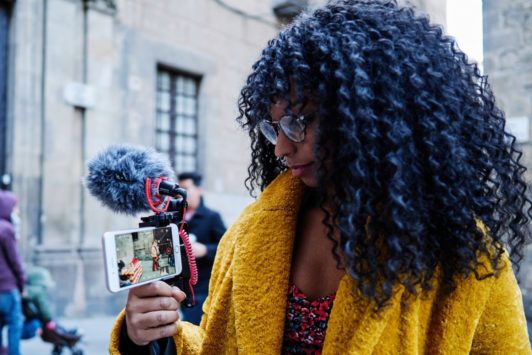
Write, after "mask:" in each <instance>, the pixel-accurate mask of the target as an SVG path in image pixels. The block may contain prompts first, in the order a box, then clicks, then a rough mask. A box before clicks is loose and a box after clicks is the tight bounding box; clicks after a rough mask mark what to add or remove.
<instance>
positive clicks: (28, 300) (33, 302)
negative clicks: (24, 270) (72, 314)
mask: <svg viewBox="0 0 532 355" xmlns="http://www.w3.org/2000/svg"><path fill="white" fill-rule="evenodd" d="M53 285H54V282H53V280H52V278H51V275H50V273H49V271H48V270H46V269H44V268H41V267H33V268H32V269H31V270H30V271H29V272H28V281H27V286H26V288H27V291H28V295H27V296H25V297H23V299H22V311H23V313H24V318H25V320H24V326H23V329H22V337H21V338H22V339H30V338H33V337H35V336H36V335H39V336H40V337H41V339H42V340H43V341H45V342H47V343H51V344H52V345H53V348H52V355H59V354H62V353H63V349H64V348H67V349H69V350H70V352H71V354H72V355H82V354H83V350H82V349H81V348H80V347H79V346H78V343H79V341H80V340H81V337H82V335H81V334H80V333H79V332H78V330H77V329H66V328H64V327H62V326H60V325H59V324H56V323H55V322H53V321H51V317H50V315H49V310H48V304H47V298H46V296H47V295H46V291H47V289H48V288H49V287H53Z"/></svg>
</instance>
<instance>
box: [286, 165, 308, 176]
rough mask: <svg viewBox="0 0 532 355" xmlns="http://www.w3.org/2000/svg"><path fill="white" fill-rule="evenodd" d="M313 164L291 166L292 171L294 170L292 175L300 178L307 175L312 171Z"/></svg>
mask: <svg viewBox="0 0 532 355" xmlns="http://www.w3.org/2000/svg"><path fill="white" fill-rule="evenodd" d="M312 164H313V162H311V163H308V164H303V165H291V166H290V170H292V175H293V176H295V177H298V176H301V175H303V174H305V173H306V172H307V171H308V170H309V169H310V167H311V166H312Z"/></svg>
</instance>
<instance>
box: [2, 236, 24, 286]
mask: <svg viewBox="0 0 532 355" xmlns="http://www.w3.org/2000/svg"><path fill="white" fill-rule="evenodd" d="M4 255H5V256H6V258H7V262H8V264H9V266H10V267H11V270H12V271H13V275H15V278H16V279H17V287H18V289H19V291H20V292H22V291H23V290H24V285H25V283H26V273H25V272H24V267H23V266H22V260H21V257H20V253H19V250H18V247H17V240H16V239H15V233H14V231H13V233H10V235H8V236H6V238H5V240H4Z"/></svg>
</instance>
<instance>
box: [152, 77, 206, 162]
mask: <svg viewBox="0 0 532 355" xmlns="http://www.w3.org/2000/svg"><path fill="white" fill-rule="evenodd" d="M199 80H200V79H199V78H198V77H196V76H191V75H188V74H183V73H180V72H175V71H170V70H167V69H164V68H159V70H158V72H157V104H156V106H157V122H156V139H155V147H156V149H157V151H159V152H162V153H166V154H168V157H169V158H170V162H171V163H172V167H173V168H174V169H175V170H176V171H177V172H183V171H196V170H198V88H199Z"/></svg>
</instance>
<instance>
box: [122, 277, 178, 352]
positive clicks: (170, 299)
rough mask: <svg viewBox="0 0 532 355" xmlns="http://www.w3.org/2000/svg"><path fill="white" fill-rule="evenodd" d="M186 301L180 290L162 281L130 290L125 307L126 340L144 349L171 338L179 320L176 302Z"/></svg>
mask: <svg viewBox="0 0 532 355" xmlns="http://www.w3.org/2000/svg"><path fill="white" fill-rule="evenodd" d="M185 297H186V295H185V293H184V292H183V291H181V290H180V289H179V288H177V287H175V286H170V285H168V284H167V283H165V282H162V281H156V282H153V283H150V284H146V285H142V286H138V287H135V288H132V289H131V290H129V294H128V300H127V304H126V324H127V333H128V336H129V338H130V339H131V340H132V341H133V342H134V343H135V344H137V345H146V344H148V343H149V342H150V341H153V340H156V339H160V338H163V337H167V336H172V335H174V334H175V332H176V330H177V323H176V321H177V320H179V313H178V311H177V310H178V308H179V302H181V301H183V300H184V299H185Z"/></svg>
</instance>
